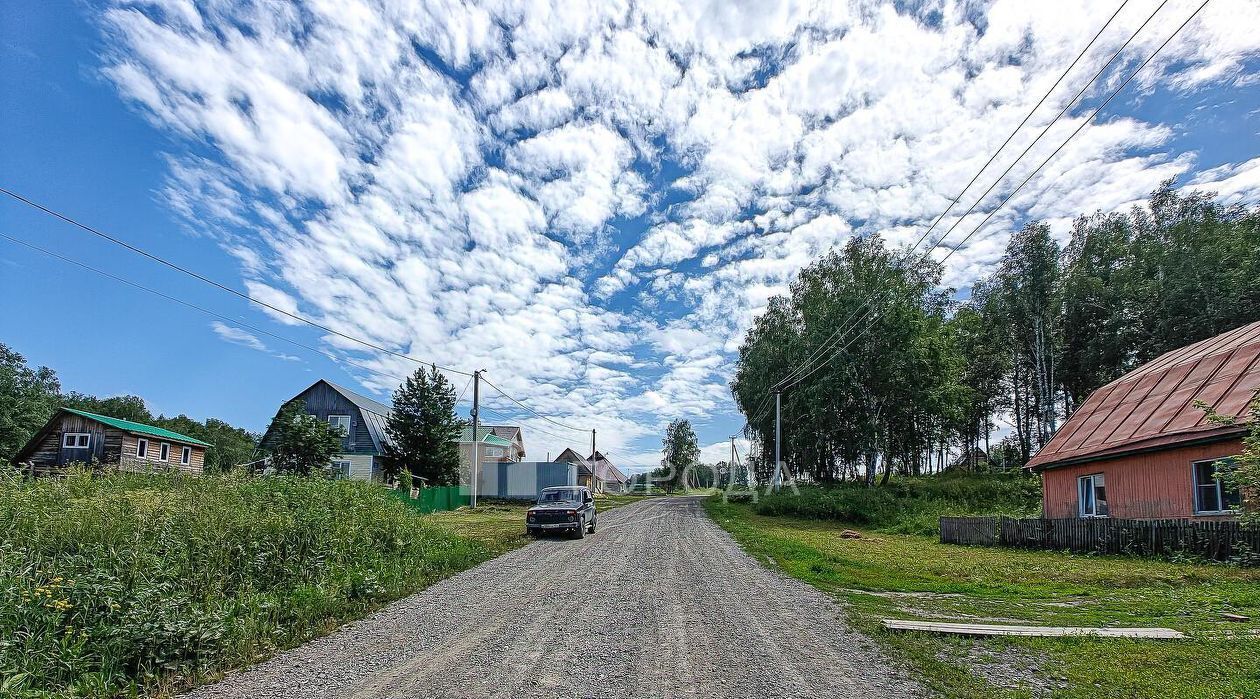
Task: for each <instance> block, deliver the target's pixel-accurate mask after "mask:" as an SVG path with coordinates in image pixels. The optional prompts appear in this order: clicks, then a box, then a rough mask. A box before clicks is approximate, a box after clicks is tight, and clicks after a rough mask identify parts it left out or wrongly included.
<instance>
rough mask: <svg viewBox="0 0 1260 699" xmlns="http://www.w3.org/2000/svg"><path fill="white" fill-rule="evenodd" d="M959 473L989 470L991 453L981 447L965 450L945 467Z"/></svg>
mask: <svg viewBox="0 0 1260 699" xmlns="http://www.w3.org/2000/svg"><path fill="white" fill-rule="evenodd" d="M945 468H946V469H949V470H957V471H972V470H976V471H982V470H985V469H988V468H989V453H988V452H986V451H985V450H983V449H981V448H980V447H972V448H970V449H964V450H963V451H962V453H961V454H959V455H958V456H957V457H955V458H954V460H953V461H951V462H949V465H948V466H946V467H945Z"/></svg>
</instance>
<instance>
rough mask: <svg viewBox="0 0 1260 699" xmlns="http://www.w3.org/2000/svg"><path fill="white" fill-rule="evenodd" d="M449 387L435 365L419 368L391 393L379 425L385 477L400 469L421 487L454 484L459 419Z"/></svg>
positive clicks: (457, 480)
mask: <svg viewBox="0 0 1260 699" xmlns="http://www.w3.org/2000/svg"><path fill="white" fill-rule="evenodd" d="M455 401H456V397H455V387H454V386H452V385H451V383H450V381H447V379H446V377H445V376H443V375H442V374H441V373H440V372H439V371H438V370H437V367H433V366H430V367H429V370H428V371H427V372H426V371H425V369H424V368H423V367H421V368H419V369H416V372H415V373H414V374H412V375H411V376H409V377H407V380H406V381H404V382H403V383H402V385H400V386H399V387H398V390H396V391H394V411H393V412H392V413H390V416H389V421H388V422H387V423H386V426H385V429H386V432H388V434H389V438H390V441H391V444H389V445H387V446H386V448H385V456H386V464H387V466H386V469H387V472H388V474H389V475H398V474H399V473H402V472H404V471H406V472H409V473H410V474H411V475H412V476H413V477H416V478H422V479H424V482H425V484H426V485H430V486H435V485H458V484H459V434H460V430H462V429H463V426H464V423H463V421H462V420H461V419H460V418H459V416H457V415H456V414H455Z"/></svg>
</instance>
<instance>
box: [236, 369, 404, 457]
mask: <svg viewBox="0 0 1260 699" xmlns="http://www.w3.org/2000/svg"><path fill="white" fill-rule="evenodd" d="M292 400H301V401H302V403H303V404H304V405H305V406H306V413H307V414H308V415H314V416H315V417H317V418H319V419H320V420H324V421H326V422H328V423H329V424H330V425H333V426H335V427H339V428H340V429H341V430H342V432H343V433H344V434H345V436H344V437H342V440H341V452H340V453H338V454H337V455H336V456H334V457H333V459H332V464H331V465H332V469H333V472H334V474H335V475H337V476H339V477H341V478H350V479H353V480H362V481H366V480H379V479H380V478H381V472H382V469H383V466H384V464H383V463H382V458H383V456H384V454H385V447H386V446H387V445H388V444H389V435H388V434H387V433H386V430H385V425H386V422H387V421H388V420H389V414H390V413H391V412H392V411H393V409H392V408H391V407H390V406H388V405H385V404H384V403H381V402H379V401H375V400H372V399H371V398H368V397H367V396H363V395H360V394H358V393H355V392H354V391H351V390H350V389H348V388H345V387H344V386H338V385H337V384H335V383H333V382H331V381H328V380H326V379H320V380H319V381H316V382H315V383H313V384H311V385H310V387H309V388H307V389H306V390H305V391H302V392H301V393H299V394H297V395H296V396H294V397H293V398H291V399H289V401H285V403H286V404H287V403H288V402H290V401H292ZM277 414H279V411H277ZM270 439H271V430H270V428H269V429H268V430H267V433H266V434H264V435H263V438H262V441H261V442H259V446H261V447H262V448H264V449H266V448H268V446H269V442H270Z"/></svg>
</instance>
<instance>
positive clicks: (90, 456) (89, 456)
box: [25, 413, 123, 468]
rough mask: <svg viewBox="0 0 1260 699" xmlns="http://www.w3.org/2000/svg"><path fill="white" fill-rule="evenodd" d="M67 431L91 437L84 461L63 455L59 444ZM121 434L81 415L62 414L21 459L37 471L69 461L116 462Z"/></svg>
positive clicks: (66, 454) (69, 454) (120, 443)
mask: <svg viewBox="0 0 1260 699" xmlns="http://www.w3.org/2000/svg"><path fill="white" fill-rule="evenodd" d="M67 432H80V433H81V432H86V433H88V434H90V435H92V436H91V438H90V440H89V444H88V449H87V451H86V452H85V453H84V458H82V459H79V458H75V457H77V456H78V454H73V453H64V454H63V452H62V448H61V444H62V439H63V437H64V435H65V434H66V433H67ZM122 434H123V433H122V431H120V430H117V429H114V428H112V427H108V426H106V425H104V424H102V423H100V422H97V421H96V420H92V419H90V418H86V417H83V416H82V415H75V414H73V413H62V414H60V415H58V416H57V417H56V418H54V424H53V425H52V429H50V430H48V431H47V433H46V434H45V435H44V437H43V439H41V440H40V442H39V444H38V445H37V446H36V447H35V451H34V452H33V453H32V454H31V456H30V457H28V458H27V459H25V460H26V461H29V462H31V463H33V464H35V466H36V467H41V468H47V467H52V466H61V465H64V464H65V463H66V462H67V461H73V460H80V461H92V460H95V461H98V462H102V463H114V462H117V461H118V456H119V453H120V451H121V446H122Z"/></svg>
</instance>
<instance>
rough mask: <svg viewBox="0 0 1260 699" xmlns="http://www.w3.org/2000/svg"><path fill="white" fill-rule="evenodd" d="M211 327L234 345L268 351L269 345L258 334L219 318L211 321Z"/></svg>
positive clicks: (215, 332)
mask: <svg viewBox="0 0 1260 699" xmlns="http://www.w3.org/2000/svg"><path fill="white" fill-rule="evenodd" d="M210 329H212V330H214V334H216V335H218V336H219V337H220V338H222V339H223V340H224V341H225V342H231V343H232V344H234V345H240V346H242V347H248V348H250V349H253V350H258V351H259V352H266V351H267V345H266V344H264V343H263V341H262V340H259V339H258V336H256V335H254V334H253V333H250V332H248V331H245V330H241V329H240V328H234V327H232V326H230V325H225V324H224V323H220V322H219V321H217V320H216V321H212V322H211V323H210Z"/></svg>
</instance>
